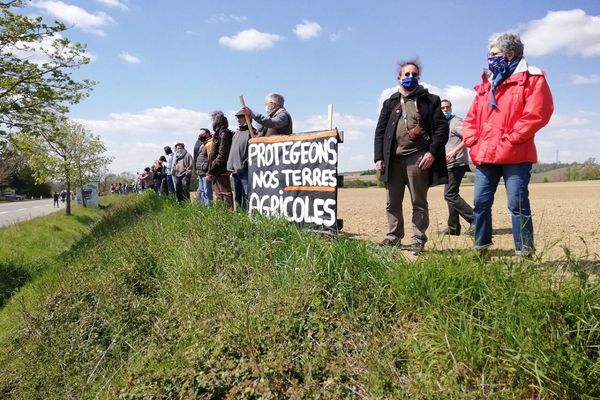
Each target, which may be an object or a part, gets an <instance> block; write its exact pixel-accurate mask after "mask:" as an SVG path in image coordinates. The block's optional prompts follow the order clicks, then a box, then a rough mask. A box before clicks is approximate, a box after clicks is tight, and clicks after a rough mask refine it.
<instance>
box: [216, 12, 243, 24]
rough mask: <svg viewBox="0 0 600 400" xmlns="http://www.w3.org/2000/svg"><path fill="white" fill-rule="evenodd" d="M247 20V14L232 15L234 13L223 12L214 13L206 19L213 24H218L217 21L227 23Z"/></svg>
mask: <svg viewBox="0 0 600 400" xmlns="http://www.w3.org/2000/svg"><path fill="white" fill-rule="evenodd" d="M247 20H248V17H246V16H245V15H232V14H222V13H221V14H216V15H213V16H212V17H210V18H209V19H207V20H206V21H207V22H208V23H211V24H216V23H221V24H224V23H227V22H230V21H235V22H244V21H247Z"/></svg>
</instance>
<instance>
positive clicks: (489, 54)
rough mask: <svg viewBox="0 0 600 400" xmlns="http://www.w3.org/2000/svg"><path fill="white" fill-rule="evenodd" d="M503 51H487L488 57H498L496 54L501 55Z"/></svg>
mask: <svg viewBox="0 0 600 400" xmlns="http://www.w3.org/2000/svg"><path fill="white" fill-rule="evenodd" d="M503 55H504V53H503V52H501V51H494V52H491V51H490V52H489V53H488V57H498V56H503Z"/></svg>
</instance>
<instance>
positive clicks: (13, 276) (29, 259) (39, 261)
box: [0, 207, 100, 307]
mask: <svg viewBox="0 0 600 400" xmlns="http://www.w3.org/2000/svg"><path fill="white" fill-rule="evenodd" d="M98 218H100V211H99V210H98V209H95V208H89V207H88V208H84V207H74V208H73V215H71V216H66V215H65V214H64V212H56V213H53V214H50V215H48V216H44V217H39V218H35V219H32V220H29V221H25V222H21V223H19V224H15V225H10V226H7V227H4V228H0V244H1V245H0V307H2V306H3V305H4V303H5V302H6V300H7V299H8V298H10V296H11V295H12V293H13V292H14V291H15V290H17V289H18V288H19V287H21V286H22V285H24V284H25V283H27V282H28V281H29V280H30V279H33V278H34V277H35V276H37V275H38V274H39V273H40V272H41V271H43V270H44V269H45V268H46V267H47V266H48V265H49V264H51V263H53V262H54V261H55V260H56V258H58V257H59V256H60V254H61V253H63V252H65V251H67V250H68V249H69V248H70V247H71V245H73V243H75V242H76V241H77V240H79V239H80V238H81V237H83V236H84V235H86V234H87V233H89V231H90V226H91V225H92V224H93V222H94V221H96V220H98Z"/></svg>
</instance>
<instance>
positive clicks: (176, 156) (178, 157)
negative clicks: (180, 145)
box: [175, 149, 186, 160]
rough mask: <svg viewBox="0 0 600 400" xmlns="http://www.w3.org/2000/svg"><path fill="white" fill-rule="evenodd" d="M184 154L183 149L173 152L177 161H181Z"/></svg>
mask: <svg viewBox="0 0 600 400" xmlns="http://www.w3.org/2000/svg"><path fill="white" fill-rule="evenodd" d="M185 153H186V151H185V149H177V150H175V158H177V160H181V159H182V158H183V157H184V156H185Z"/></svg>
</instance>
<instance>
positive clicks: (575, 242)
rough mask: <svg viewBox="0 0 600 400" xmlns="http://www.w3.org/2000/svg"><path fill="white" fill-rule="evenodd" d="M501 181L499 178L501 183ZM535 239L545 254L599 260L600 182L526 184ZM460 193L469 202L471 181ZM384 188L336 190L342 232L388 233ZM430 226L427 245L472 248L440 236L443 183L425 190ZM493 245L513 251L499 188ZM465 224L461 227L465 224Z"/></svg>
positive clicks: (461, 239) (369, 236)
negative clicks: (570, 253)
mask: <svg viewBox="0 0 600 400" xmlns="http://www.w3.org/2000/svg"><path fill="white" fill-rule="evenodd" d="M501 184H502V183H501ZM529 191H530V200H531V207H532V211H533V224H534V231H535V244H536V248H537V251H538V253H540V252H541V254H542V257H543V258H544V259H558V258H560V257H563V256H564V255H565V250H564V248H567V249H569V250H570V251H571V252H572V254H574V255H576V256H581V257H585V258H587V259H595V260H597V259H599V258H600V257H599V254H600V181H585V182H558V183H536V184H531V185H530V186H529ZM461 195H462V196H463V198H464V199H465V200H467V201H468V202H469V203H470V204H473V186H465V185H463V186H462V187H461ZM385 199H386V193H385V189H382V188H365V189H343V188H342V189H340V190H339V192H338V218H342V219H343V220H344V228H343V230H342V231H343V232H345V233H346V234H348V235H350V236H353V237H356V238H359V239H366V240H370V241H374V242H379V241H381V240H382V239H383V238H384V236H385V233H386V218H385ZM428 199H429V210H430V211H429V212H430V214H429V218H430V226H429V230H428V232H427V234H428V236H429V242H428V244H427V249H432V248H435V249H453V248H457V249H462V248H465V249H466V248H471V247H472V246H473V241H472V239H471V238H470V237H468V236H464V235H462V236H451V237H448V236H442V235H439V233H438V232H439V231H441V230H442V229H444V228H445V227H446V218H447V216H448V209H447V205H446V202H445V201H444V195H443V187H442V186H438V187H434V188H431V189H430V191H429V195H428ZM410 218H411V209H410V196H409V194H408V191H407V192H406V195H405V198H404V220H405V232H406V236H405V238H404V240H403V241H402V242H403V244H404V243H406V244H409V243H410V236H411V235H412V228H411V224H410ZM492 218H493V224H494V238H493V241H494V246H493V247H492V249H495V250H496V253H500V254H502V253H504V254H507V255H510V254H512V250H513V240H512V234H511V222H510V214H509V212H508V210H507V208H506V192H505V190H504V187H503V186H499V187H498V191H497V192H496V198H495V201H494V207H493V217H492ZM461 222H462V223H463V230H465V229H466V223H465V222H464V221H461Z"/></svg>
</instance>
